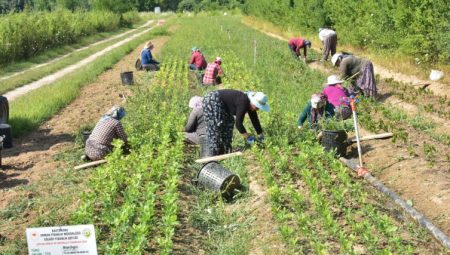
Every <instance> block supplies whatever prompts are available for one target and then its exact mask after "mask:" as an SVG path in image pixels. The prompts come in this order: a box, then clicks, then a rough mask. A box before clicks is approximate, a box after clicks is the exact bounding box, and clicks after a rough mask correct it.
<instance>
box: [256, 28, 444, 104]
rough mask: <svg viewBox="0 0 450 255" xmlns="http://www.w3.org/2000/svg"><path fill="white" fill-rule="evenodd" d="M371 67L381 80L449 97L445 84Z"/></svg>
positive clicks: (315, 48)
mask: <svg viewBox="0 0 450 255" xmlns="http://www.w3.org/2000/svg"><path fill="white" fill-rule="evenodd" d="M259 31H260V32H262V33H264V34H266V35H268V36H270V37H273V38H276V39H278V40H281V41H288V39H287V38H284V37H283V36H280V35H277V34H274V33H271V32H266V31H262V30H259ZM312 48H313V49H314V50H316V51H318V52H321V50H320V48H318V47H312ZM373 66H374V71H375V74H379V75H380V77H381V78H383V79H393V80H395V81H398V82H404V83H407V84H411V86H414V85H423V84H430V85H429V86H428V87H427V88H428V89H429V90H431V91H432V92H433V93H434V94H436V95H441V96H446V97H450V90H449V86H448V85H447V84H443V83H440V82H437V81H431V80H423V79H420V78H418V77H416V76H413V75H406V74H402V73H398V72H394V71H390V70H388V69H386V68H384V67H382V66H380V65H378V64H375V63H373ZM414 88H416V89H419V88H420V86H414Z"/></svg>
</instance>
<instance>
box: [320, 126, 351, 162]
mask: <svg viewBox="0 0 450 255" xmlns="http://www.w3.org/2000/svg"><path fill="white" fill-rule="evenodd" d="M321 144H322V146H323V147H324V148H325V150H327V151H331V150H336V154H337V155H339V156H341V157H343V156H345V154H346V153H347V145H348V144H347V132H345V130H322V140H321Z"/></svg>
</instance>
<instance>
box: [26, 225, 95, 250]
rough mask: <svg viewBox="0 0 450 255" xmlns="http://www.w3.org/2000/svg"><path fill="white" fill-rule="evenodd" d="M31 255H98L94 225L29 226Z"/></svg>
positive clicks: (28, 238)
mask: <svg viewBox="0 0 450 255" xmlns="http://www.w3.org/2000/svg"><path fill="white" fill-rule="evenodd" d="M26 235H27V243H28V254H29V255H61V254H84V255H87V254H88V255H97V244H96V242H95V229H94V225H76V226H58V227H46V228H27V230H26Z"/></svg>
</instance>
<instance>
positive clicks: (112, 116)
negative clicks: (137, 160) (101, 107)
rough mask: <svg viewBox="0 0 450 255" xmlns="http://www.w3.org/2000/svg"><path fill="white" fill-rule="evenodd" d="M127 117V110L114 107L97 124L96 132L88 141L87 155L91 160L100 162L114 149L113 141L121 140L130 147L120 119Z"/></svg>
mask: <svg viewBox="0 0 450 255" xmlns="http://www.w3.org/2000/svg"><path fill="white" fill-rule="evenodd" d="M124 116H125V109H124V108H123V107H120V106H114V107H112V108H111V109H110V110H109V111H108V112H107V113H106V114H105V115H103V117H102V118H101V119H100V120H99V121H98V122H97V125H96V126H95V128H94V130H93V131H92V133H91V135H90V136H89V138H88V139H87V141H86V147H85V154H86V156H87V157H88V158H89V159H90V160H100V159H103V158H105V156H106V155H107V154H108V153H110V152H111V151H112V149H113V145H112V141H113V140H114V139H121V140H122V141H124V142H125V148H126V147H128V139H127V135H126V134H125V131H124V130H123V126H122V124H121V123H120V119H122V118H123V117H124Z"/></svg>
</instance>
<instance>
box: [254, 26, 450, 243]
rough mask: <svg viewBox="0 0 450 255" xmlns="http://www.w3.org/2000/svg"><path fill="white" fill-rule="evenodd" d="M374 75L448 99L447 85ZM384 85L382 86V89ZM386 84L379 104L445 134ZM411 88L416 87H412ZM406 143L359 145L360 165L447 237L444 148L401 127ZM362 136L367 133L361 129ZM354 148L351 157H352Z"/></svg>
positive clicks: (449, 186) (432, 116)
mask: <svg viewBox="0 0 450 255" xmlns="http://www.w3.org/2000/svg"><path fill="white" fill-rule="evenodd" d="M262 32H263V33H265V34H267V35H268V36H271V37H274V38H277V39H279V40H283V41H287V40H286V39H285V38H283V37H281V36H279V35H276V34H273V33H270V32H264V31H262ZM308 66H309V67H311V68H313V69H316V70H319V71H321V72H323V73H326V74H332V73H336V71H335V70H333V69H330V68H327V67H326V66H324V65H323V64H321V63H319V62H311V63H308ZM374 68H375V73H376V74H379V75H380V76H381V77H382V78H383V79H390V78H391V79H393V80H396V81H399V82H405V83H408V84H410V85H413V84H426V83H431V85H430V86H429V87H428V88H429V89H430V90H431V91H432V92H434V93H435V94H437V95H442V96H444V95H446V96H447V97H448V96H449V90H448V89H447V88H448V86H447V85H445V84H442V83H438V82H431V81H424V80H421V79H418V78H417V77H414V76H408V75H404V74H399V73H396V72H391V71H389V70H387V69H385V68H382V67H380V66H377V65H374ZM383 86H384V87H383ZM385 86H388V85H386V84H382V85H381V86H380V88H381V89H380V91H379V92H380V96H381V97H382V98H383V101H382V102H383V103H384V104H387V105H393V106H396V107H398V108H399V109H403V110H404V111H405V112H406V113H407V114H408V115H409V116H411V117H415V116H417V115H419V114H420V115H422V116H423V117H424V119H428V120H432V121H433V122H435V123H436V126H437V127H436V128H435V129H434V132H436V133H439V134H445V135H448V127H450V121H448V120H447V119H444V118H441V117H439V116H438V115H437V114H436V113H434V112H431V113H429V112H424V111H421V110H420V109H419V108H418V105H417V104H416V105H414V104H411V103H408V102H405V101H404V100H400V99H398V98H396V97H395V96H391V95H389V91H388V90H387V89H386V87H385ZM415 88H419V87H418V86H415ZM405 128H406V130H407V132H408V134H409V137H410V140H411V144H410V145H408V146H407V145H405V144H399V143H393V142H392V141H391V140H374V141H366V142H363V154H364V155H363V159H364V163H365V164H367V165H368V166H369V169H370V170H371V171H373V174H374V175H375V176H376V177H377V178H379V179H380V181H382V182H383V183H385V185H386V186H387V187H389V188H390V189H392V190H394V191H395V192H397V193H398V194H399V195H400V196H401V197H402V198H403V199H404V200H410V201H412V203H413V206H414V207H415V208H417V209H418V210H419V211H420V212H422V213H424V215H425V216H427V217H428V218H429V219H430V220H431V221H432V222H433V223H434V224H435V225H436V226H438V227H439V228H440V229H441V230H442V231H443V232H444V233H446V234H447V235H450V182H449V180H450V172H449V168H448V158H447V157H448V155H450V150H449V147H448V146H445V145H442V144H439V143H436V142H433V141H431V140H430V137H429V136H427V135H425V134H423V133H420V132H418V131H416V130H414V129H413V128H412V127H405ZM362 132H363V133H362V134H363V135H364V134H367V135H368V134H370V133H369V132H367V131H365V130H364V129H363V130H362ZM427 144H428V145H429V144H431V145H432V146H434V147H435V148H436V153H435V155H434V157H436V158H435V161H436V162H435V163H434V164H430V162H429V160H426V158H427V157H429V155H426V146H427ZM355 150H356V149H355V148H354V150H353V151H354V153H353V155H352V156H356V157H357V154H356V151H355Z"/></svg>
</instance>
